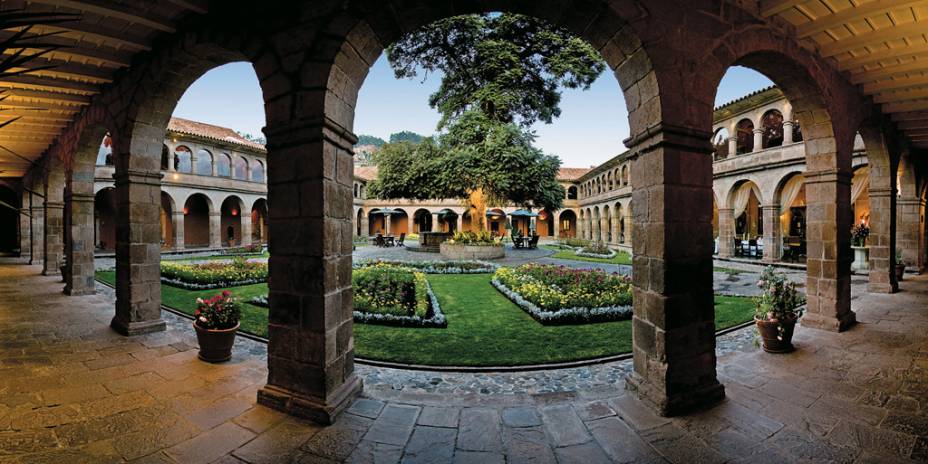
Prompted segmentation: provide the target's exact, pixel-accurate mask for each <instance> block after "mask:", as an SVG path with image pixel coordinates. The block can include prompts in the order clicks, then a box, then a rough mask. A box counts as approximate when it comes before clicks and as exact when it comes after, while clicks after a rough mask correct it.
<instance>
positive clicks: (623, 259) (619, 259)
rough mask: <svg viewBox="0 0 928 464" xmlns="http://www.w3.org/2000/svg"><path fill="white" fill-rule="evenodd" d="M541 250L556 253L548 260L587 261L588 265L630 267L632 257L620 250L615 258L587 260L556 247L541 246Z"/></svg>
mask: <svg viewBox="0 0 928 464" xmlns="http://www.w3.org/2000/svg"><path fill="white" fill-rule="evenodd" d="M542 248H545V249H548V250H553V251H556V253H554V254H553V255H551V256H548V257H549V258H557V259H569V260H571V261H587V262H590V263H605V264H627V265H629V266H631V265H632V255H630V254H628V252H625V251H621V250H616V251H615V257H613V258H610V259H604V258H588V257H586V256H577V255H576V254H575V253H574V250H566V249H563V248H558V247H554V246H550V245H542Z"/></svg>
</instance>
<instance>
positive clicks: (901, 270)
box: [896, 250, 905, 282]
mask: <svg viewBox="0 0 928 464" xmlns="http://www.w3.org/2000/svg"><path fill="white" fill-rule="evenodd" d="M903 274H905V261H903V260H902V250H896V281H897V282H902V276H903Z"/></svg>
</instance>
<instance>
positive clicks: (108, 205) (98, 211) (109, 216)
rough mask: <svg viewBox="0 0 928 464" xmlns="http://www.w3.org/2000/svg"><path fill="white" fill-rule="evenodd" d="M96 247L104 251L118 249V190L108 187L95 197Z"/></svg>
mask: <svg viewBox="0 0 928 464" xmlns="http://www.w3.org/2000/svg"><path fill="white" fill-rule="evenodd" d="M94 246H95V247H96V248H97V249H99V250H102V251H114V250H115V249H116V189H114V188H113V187H107V188H104V189H101V190H100V191H99V192H97V194H96V195H94Z"/></svg>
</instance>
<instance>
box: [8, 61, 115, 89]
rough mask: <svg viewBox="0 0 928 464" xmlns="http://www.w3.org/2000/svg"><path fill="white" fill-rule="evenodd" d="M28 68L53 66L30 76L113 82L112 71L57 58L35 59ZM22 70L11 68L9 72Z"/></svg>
mask: <svg viewBox="0 0 928 464" xmlns="http://www.w3.org/2000/svg"><path fill="white" fill-rule="evenodd" d="M29 66H30V67H39V66H43V67H44V66H54V67H53V68H50V69H43V70H39V71H35V72H32V73H30V75H32V76H42V75H51V76H54V75H63V76H66V77H68V78H75V79H83V80H85V81H86V80H92V81H96V82H105V83H110V82H112V80H113V70H112V69H104V68H101V67H99V66H92V65H86V64H81V63H75V62H73V61H66V60H61V59H58V58H46V57H44V56H41V57H38V58H35V59H33V60H31V61H30V62H29ZM19 69H22V68H13V69H11V70H10V71H14V70H19Z"/></svg>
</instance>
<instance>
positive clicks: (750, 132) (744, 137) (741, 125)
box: [735, 119, 754, 155]
mask: <svg viewBox="0 0 928 464" xmlns="http://www.w3.org/2000/svg"><path fill="white" fill-rule="evenodd" d="M735 129H736V130H737V132H738V154H739V155H740V154H742V153H750V152H752V151H754V123H753V122H751V120H750V119H742V120H741V121H739V122H738V125H737V126H736V127H735Z"/></svg>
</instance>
